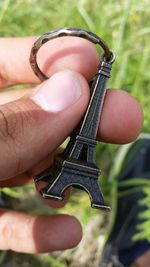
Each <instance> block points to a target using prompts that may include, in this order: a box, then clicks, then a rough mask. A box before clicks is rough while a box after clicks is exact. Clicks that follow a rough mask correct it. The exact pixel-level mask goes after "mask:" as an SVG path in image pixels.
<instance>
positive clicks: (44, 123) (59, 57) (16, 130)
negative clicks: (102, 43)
mask: <svg viewBox="0 0 150 267" xmlns="http://www.w3.org/2000/svg"><path fill="white" fill-rule="evenodd" d="M70 38H72V39H71V40H72V42H70ZM35 39H36V37H28V38H5V39H2V38H1V39H0V88H1V90H2V93H1V98H0V147H1V153H0V186H1V187H4V186H7V187H13V186H21V185H23V184H25V183H27V182H29V181H30V180H31V179H32V177H33V175H35V174H37V173H39V172H40V171H42V170H43V169H44V168H46V167H47V166H48V165H49V164H50V163H52V161H53V155H54V154H55V153H56V150H57V148H58V147H59V145H60V144H61V142H62V141H63V140H64V139H65V138H66V137H67V136H68V135H69V134H70V133H71V131H72V130H73V128H74V127H75V126H76V125H77V123H78V122H79V120H80V118H81V116H82V115H83V113H84V111H85V109H86V107H87V104H88V100H89V88H88V83H87V80H90V79H91V78H92V77H93V75H94V73H95V72H96V69H97V65H98V55H97V52H96V49H95V47H94V46H93V45H92V44H91V43H90V42H88V41H87V40H84V39H80V38H75V37H65V38H64V37H62V38H59V39H55V40H52V41H51V42H48V43H47V44H45V45H44V46H43V47H42V48H41V50H40V51H39V55H38V63H39V65H40V67H41V69H42V70H43V71H44V72H45V73H46V74H47V75H48V76H52V75H54V74H55V73H57V72H60V71H65V70H71V71H72V72H73V73H74V75H75V76H76V78H78V79H79V81H80V83H81V85H82V95H81V97H80V98H79V100H78V101H76V102H75V103H74V104H73V105H72V106H71V107H69V108H68V109H66V110H64V111H63V112H60V113H59V112H58V113H56V114H50V113H48V112H46V111H43V110H42V109H41V108H40V107H39V106H37V105H36V104H35V103H34V102H32V101H31V99H30V95H31V94H32V91H33V90H36V89H35V88H37V86H39V84H40V81H39V80H38V78H37V77H36V76H35V75H34V73H33V71H32V70H31V67H30V65H29V54H30V50H31V47H32V45H33V42H34V41H35ZM60 39H61V40H60ZM16 84H26V89H23V90H20V91H19V90H17V91H15V90H12V91H11V92H7V87H8V86H12V85H16ZM28 84H32V87H34V89H31V88H29V86H28ZM142 124H143V113H142V110H141V108H140V106H139V104H138V103H137V101H136V100H135V99H134V98H133V97H132V96H130V95H128V94H127V93H126V92H124V91H122V90H116V89H109V90H107V95H106V99H105V103H104V107H103V113H102V118H101V123H100V126H99V130H98V140H102V141H105V142H111V143H117V144H124V143H128V142H131V141H133V140H134V139H135V138H136V137H137V136H138V135H139V133H140V130H141V127H142ZM56 129H57V134H56ZM42 186H43V184H42V183H39V185H38V188H37V190H39V189H40V188H41V187H42ZM68 198H69V191H67V193H66V197H65V200H64V201H62V202H56V201H53V200H52V201H46V204H48V205H50V206H53V207H61V206H63V205H65V204H66V202H67V200H68ZM72 229H73V231H72ZM0 233H1V235H0V249H1V250H7V249H11V250H14V251H19V252H25V253H35V252H49V251H54V250H64V249H67V248H71V247H74V246H76V245H77V244H78V243H79V242H80V240H81V238H82V228H81V225H80V223H79V222H78V220H77V219H76V218H74V217H72V216H69V215H62V214H61V215H53V216H49V215H42V216H31V215H28V214H23V213H19V212H14V211H11V210H1V211H0Z"/></svg>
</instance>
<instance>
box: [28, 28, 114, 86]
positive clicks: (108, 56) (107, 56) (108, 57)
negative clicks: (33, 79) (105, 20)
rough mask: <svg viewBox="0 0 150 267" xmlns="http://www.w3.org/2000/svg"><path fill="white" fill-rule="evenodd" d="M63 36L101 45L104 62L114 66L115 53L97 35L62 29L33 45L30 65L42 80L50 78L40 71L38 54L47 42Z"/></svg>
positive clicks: (76, 29) (40, 38) (51, 32)
mask: <svg viewBox="0 0 150 267" xmlns="http://www.w3.org/2000/svg"><path fill="white" fill-rule="evenodd" d="M62 36H77V37H81V38H84V39H87V40H89V41H91V42H92V43H94V44H98V45H100V47H101V48H102V49H103V51H104V53H103V55H102V60H103V61H105V62H108V63H110V64H112V63H113V62H114V60H115V55H114V53H113V52H112V51H111V50H110V49H109V48H108V46H107V45H106V44H105V42H104V41H103V40H102V39H101V38H100V37H99V36H97V35H96V34H94V33H92V32H88V31H86V30H82V29H79V28H62V29H56V30H54V31H50V32H47V33H45V34H43V35H42V36H41V37H39V38H38V39H37V40H36V42H35V43H34V45H33V48H32V50H31V54H30V64H31V67H32V69H33V71H34V73H35V74H36V75H37V76H38V78H39V79H40V80H42V81H43V80H46V79H48V77H47V76H46V75H45V74H44V73H43V72H42V71H41V70H40V68H39V66H38V64H37V52H38V50H39V49H40V48H41V46H42V45H43V44H45V43H46V42H48V41H50V40H52V39H54V38H57V37H62Z"/></svg>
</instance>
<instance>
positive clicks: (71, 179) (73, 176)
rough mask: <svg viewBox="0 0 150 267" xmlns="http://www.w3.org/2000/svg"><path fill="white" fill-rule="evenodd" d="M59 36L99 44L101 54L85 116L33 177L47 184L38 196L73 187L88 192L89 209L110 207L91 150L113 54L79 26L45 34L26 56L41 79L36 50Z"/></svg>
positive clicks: (55, 195)
mask: <svg viewBox="0 0 150 267" xmlns="http://www.w3.org/2000/svg"><path fill="white" fill-rule="evenodd" d="M61 36H77V37H81V38H85V39H87V40H89V41H91V42H92V43H94V44H98V45H100V47H101V48H102V49H103V54H102V56H101V58H100V63H99V65H98V72H97V73H96V75H95V76H94V78H93V79H92V81H91V82H90V90H91V98H90V101H89V104H88V107H87V110H86V112H85V115H84V116H83V118H82V119H81V121H80V123H79V124H78V126H77V127H76V128H75V130H74V131H73V133H72V134H71V137H70V141H69V143H68V145H67V146H66V148H65V149H64V151H63V152H62V153H61V154H59V155H56V157H55V159H54V163H53V164H52V166H50V167H49V168H48V169H46V170H45V171H43V172H42V173H40V174H39V175H37V176H35V177H34V180H35V183H38V181H41V180H42V181H46V182H47V185H46V186H45V187H44V188H42V189H41V195H42V196H43V197H44V198H54V199H59V200H62V199H63V197H64V192H65V190H66V189H67V188H68V187H70V186H74V187H78V188H81V189H83V190H85V191H86V192H87V193H88V194H89V197H90V200H91V206H92V208H101V209H110V208H109V206H107V205H106V204H105V202H104V198H103V195H102V192H101V189H100V187H99V184H98V176H99V174H100V170H99V169H98V168H97V166H96V156H95V149H96V144H97V142H96V135H97V130H98V125H99V122H100V117H101V113H102V107H103V102H104V97H105V92H106V85H107V80H108V79H109V78H110V72H111V66H112V63H113V62H114V60H115V56H114V54H113V52H112V51H110V49H109V48H108V46H107V45H106V44H105V43H104V41H103V40H102V39H101V38H100V37H98V36H97V35H95V34H93V33H91V32H88V31H85V30H82V29H78V28H63V29H57V30H54V31H51V32H48V33H45V34H44V35H42V36H41V37H40V38H39V39H38V40H37V41H36V42H35V43H34V46H33V48H32V50H31V55H30V64H31V67H32V69H33V71H34V72H35V74H36V75H37V76H38V77H39V78H40V80H42V81H43V80H45V79H47V78H48V77H47V76H46V75H45V74H44V73H43V72H42V71H41V70H40V68H39V66H38V64H37V52H38V50H39V49H40V47H41V46H42V45H43V44H45V43H46V42H48V41H50V40H51V39H54V38H57V37H60V38H61ZM70 90H71V88H70Z"/></svg>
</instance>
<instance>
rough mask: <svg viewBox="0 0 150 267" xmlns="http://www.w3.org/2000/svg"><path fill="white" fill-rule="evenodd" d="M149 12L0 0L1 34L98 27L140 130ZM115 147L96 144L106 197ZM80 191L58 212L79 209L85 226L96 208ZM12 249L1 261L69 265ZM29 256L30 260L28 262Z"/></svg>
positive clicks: (109, 4)
mask: <svg viewBox="0 0 150 267" xmlns="http://www.w3.org/2000/svg"><path fill="white" fill-rule="evenodd" d="M149 15H150V5H149V0H143V1H140V0H126V1H124V0H118V1H115V0H108V1H105V0H101V1H100V0H77V1H71V0H66V1H60V0H55V1H49V0H44V1H38V0H0V35H1V36H14V37H15V36H26V35H40V34H42V33H44V32H47V31H49V30H51V29H54V28H59V27H81V28H85V29H88V30H90V31H93V32H95V33H97V34H98V35H100V36H101V37H102V38H103V39H104V40H105V41H106V42H107V43H108V44H109V46H110V47H111V48H112V50H114V51H115V53H116V55H117V59H116V62H115V65H114V69H113V74H112V78H111V81H110V84H109V86H110V87H114V88H123V89H124V90H126V91H128V92H129V93H131V94H132V95H133V96H135V97H136V98H137V99H138V101H139V102H140V104H141V106H142V108H143V111H144V116H145V120H144V127H143V131H144V132H150V104H149V103H150V63H149V62H150V46H149V36H150V22H149ZM116 148H117V147H116V146H112V145H108V144H101V145H100V146H98V149H97V156H98V164H99V165H100V166H101V167H102V169H103V170H104V171H103V176H104V179H103V187H104V191H105V193H106V198H107V200H108V201H109V200H110V195H109V192H110V187H111V185H109V184H108V182H107V180H106V179H105V177H107V176H108V171H109V169H110V166H111V164H112V162H113V158H114V155H115V152H116ZM20 190H22V189H20ZM30 190H31V191H32V190H33V189H28V190H27V192H28V191H30ZM25 192H26V191H25ZM27 192H26V194H27ZM6 193H7V194H8V195H11V197H12V198H13V197H14V196H15V194H18V191H17V193H16V191H11V190H9V192H8V190H7V192H6ZM78 194H79V193H78V192H76V193H75V194H74V195H73V196H72V198H71V201H70V203H69V204H68V205H67V206H66V208H65V209H63V210H62V211H61V212H64V211H65V212H68V213H71V214H76V213H78V217H79V218H80V220H81V221H82V223H83V224H84V225H85V226H86V225H87V224H88V222H89V221H90V220H91V218H92V217H93V216H95V213H97V211H93V210H89V208H88V205H89V202H88V197H87V196H86V195H85V194H83V195H81V194H80V196H79V195H78ZM20 195H21V194H20ZM17 197H18V195H17ZM79 197H80V203H79V202H78V198H79ZM39 212H40V211H39ZM98 231H99V230H98ZM71 253H72V252H70V254H71ZM15 255H16V256H14V257H13V262H14V265H13V264H12V262H11V260H10V259H11V257H8V259H9V260H6V262H5V259H3V266H4V267H5V266H9V265H10V262H11V266H14V267H17V266H20V260H18V257H19V258H20V257H21V259H22V261H23V263H22V264H24V265H21V266H27V267H28V266H31V267H34V266H36V267H37V266H38V265H40V266H41V264H43V267H44V266H53V267H55V266H56V267H57V266H58V267H64V266H71V265H67V263H66V259H64V258H61V259H59V258H58V257H53V255H51V256H48V257H45V258H44V257H43V258H41V256H36V257H35V256H33V257H32V256H30V257H29V256H24V255H20V256H17V254H15ZM71 255H72V254H71ZM11 256H12V255H11ZM27 257H29V258H27ZM16 258H17V260H16ZM31 258H32V260H31V261H30V259H31ZM28 259H29V262H30V265H28V264H27V261H28ZM18 262H19V263H18ZM25 264H26V265H25Z"/></svg>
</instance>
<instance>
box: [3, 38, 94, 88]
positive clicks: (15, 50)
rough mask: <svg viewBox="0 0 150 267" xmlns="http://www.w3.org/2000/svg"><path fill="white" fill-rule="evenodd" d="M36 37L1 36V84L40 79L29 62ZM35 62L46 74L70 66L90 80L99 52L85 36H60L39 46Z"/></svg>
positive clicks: (6, 84) (5, 85)
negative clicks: (83, 37) (36, 61)
mask: <svg viewBox="0 0 150 267" xmlns="http://www.w3.org/2000/svg"><path fill="white" fill-rule="evenodd" d="M36 39H37V37H26V38H0V51H1V52H0V88H4V87H7V86H10V85H14V84H29V83H30V84H32V83H33V84H34V83H38V82H39V80H38V78H37V77H36V76H35V74H34V73H33V70H32V69H31V67H30V64H29V56H30V51H31V48H32V46H33V43H34V42H35V40H36ZM38 64H39V66H40V68H41V70H42V71H44V73H45V74H47V76H51V75H52V74H54V73H55V72H57V71H60V70H63V69H70V70H73V71H76V72H79V73H81V74H82V75H83V76H84V77H85V78H86V79H88V80H89V79H91V78H92V76H93V75H94V73H95V72H96V69H97V65H98V54H97V51H96V48H95V47H94V45H93V44H92V43H91V42H89V41H87V40H85V39H82V38H79V37H61V38H57V39H54V40H51V41H49V42H47V43H46V44H45V45H43V46H42V47H41V49H40V51H39V53H38Z"/></svg>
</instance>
